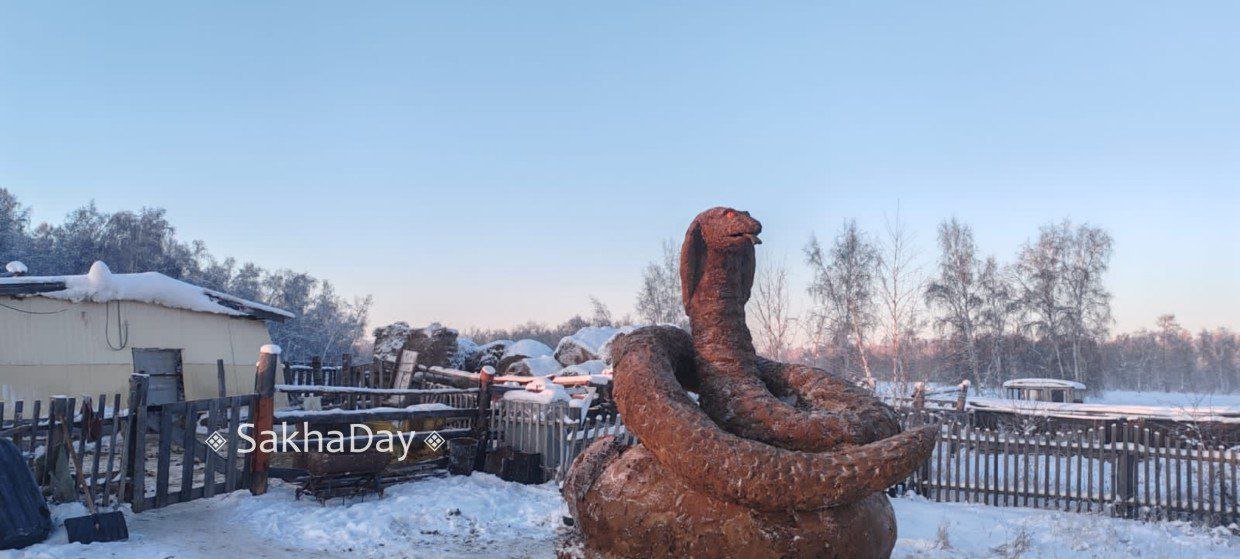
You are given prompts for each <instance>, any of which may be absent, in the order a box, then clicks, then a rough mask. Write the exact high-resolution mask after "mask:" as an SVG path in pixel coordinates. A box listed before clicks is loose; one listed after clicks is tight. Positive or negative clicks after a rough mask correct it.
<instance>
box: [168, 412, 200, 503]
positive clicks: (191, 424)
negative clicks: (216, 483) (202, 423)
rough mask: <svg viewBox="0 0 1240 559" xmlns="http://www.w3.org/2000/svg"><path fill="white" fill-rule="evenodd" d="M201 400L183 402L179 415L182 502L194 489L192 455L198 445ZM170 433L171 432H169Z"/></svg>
mask: <svg viewBox="0 0 1240 559" xmlns="http://www.w3.org/2000/svg"><path fill="white" fill-rule="evenodd" d="M201 403H202V402H201V401H198V402H185V414H184V415H182V416H181V491H180V496H179V499H180V500H179V501H178V502H181V503H184V502H186V501H189V500H190V499H191V498H192V497H191V495H192V490H193V489H194V455H195V454H196V450H197V449H196V448H195V447H196V446H198V436H197V435H198V434H197V433H196V431H197V428H198V422H197V419H198V414H197V412H198V411H199V409H200V407H199V406H200V405H201ZM169 434H170V435H171V432H170V433H169Z"/></svg>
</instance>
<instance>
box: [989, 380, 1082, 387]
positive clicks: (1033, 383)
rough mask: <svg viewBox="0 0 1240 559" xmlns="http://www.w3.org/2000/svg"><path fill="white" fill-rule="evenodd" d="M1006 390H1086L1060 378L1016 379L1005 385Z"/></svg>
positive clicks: (1079, 385)
mask: <svg viewBox="0 0 1240 559" xmlns="http://www.w3.org/2000/svg"><path fill="white" fill-rule="evenodd" d="M1003 387H1004V388H1075V389H1077V390H1085V385H1084V384H1081V383H1079V382H1076V381H1072V380H1064V379H1059V378H1016V379H1012V380H1009V381H1006V382H1004V383H1003Z"/></svg>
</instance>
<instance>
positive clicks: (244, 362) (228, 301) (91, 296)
mask: <svg viewBox="0 0 1240 559" xmlns="http://www.w3.org/2000/svg"><path fill="white" fill-rule="evenodd" d="M23 268H24V267H21V266H10V268H9V271H10V272H14V271H17V272H18V273H20V272H21V271H24V270H23ZM292 316H293V315H292V314H291V313H289V312H288V311H285V310H281V309H277V308H274V307H269V306H267V305H263V304H260V303H256V302H253V301H246V300H244V299H240V298H237V297H233V296H231V295H227V294H224V293H220V292H217V291H212V290H209V289H205V288H202V287H198V286H195V285H191V284H188V283H185V282H183V281H179V280H175V279H172V278H170V277H168V276H165V275H163V274H159V273H155V272H148V273H141V274H113V273H111V271H110V270H109V269H108V267H107V266H106V265H105V264H103V263H102V262H96V263H95V264H94V265H93V266H91V268H90V272H89V273H87V274H86V275H81V276H41V277H40V276H22V275H18V276H15V277H2V278H0V399H3V400H5V401H8V402H10V403H11V402H12V401H14V400H44V399H47V398H49V397H51V396H53V395H59V394H64V395H79V396H80V395H88V396H94V397H98V396H99V395H100V394H108V395H111V394H115V393H118V392H119V393H127V391H128V386H129V375H130V374H131V373H135V372H145V373H147V374H150V375H151V381H150V392H149V393H148V401H149V402H150V403H151V404H160V403H167V402H174V401H178V400H197V399H202V398H211V397H215V396H217V395H218V394H219V374H218V369H217V360H220V359H222V360H223V362H224V379H225V388H226V393H227V394H228V395H235V394H244V393H247V392H251V391H253V388H254V368H255V362H256V361H257V359H258V352H259V348H260V347H262V346H263V345H264V344H269V343H271V338H270V335H269V334H268V331H267V324H266V321H267V320H274V321H283V320H285V319H288V318H292ZM7 407H8V408H9V409H12V407H11V406H7ZM10 414H11V412H10Z"/></svg>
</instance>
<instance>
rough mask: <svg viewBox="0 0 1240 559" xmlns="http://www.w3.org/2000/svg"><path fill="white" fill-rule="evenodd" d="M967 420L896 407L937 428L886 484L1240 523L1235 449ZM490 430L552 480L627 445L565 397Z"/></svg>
mask: <svg viewBox="0 0 1240 559" xmlns="http://www.w3.org/2000/svg"><path fill="white" fill-rule="evenodd" d="M966 417H967V415H966V414H951V413H936V412H920V413H911V412H903V413H902V421H903V422H904V423H905V425H906V426H909V425H914V424H916V425H920V424H925V422H928V421H936V422H942V423H943V427H942V429H941V430H940V434H939V440H938V444H937V446H936V447H935V450H934V453H933V454H932V455H931V458H930V459H929V460H928V461H927V462H926V463H925V464H924V465H923V466H922V467H921V468H920V469H918V470H917V471H916V472H914V473H913V474H912V475H911V476H910V477H909V478H908V479H907V480H905V481H903V482H901V483H899V484H897V486H896V487H894V488H893V491H897V492H898V491H905V490H909V491H915V492H917V493H919V494H921V495H924V496H926V497H927V498H930V499H934V500H936V501H954V502H968V503H979V504H988V505H995V506H1022V507H1034V508H1047V509H1058V510H1064V511H1073V512H1096V513H1104V514H1111V515H1115V516H1120V517H1125V518H1139V519H1178V520H1196V521H1202V522H1207V523H1211V524H1228V523H1231V522H1238V521H1240V504H1238V503H1240V483H1238V482H1240V478H1238V477H1237V474H1238V470H1240V449H1225V448H1221V447H1208V446H1206V445H1203V444H1201V443H1199V442H1196V441H1193V440H1190V439H1187V438H1184V437H1182V436H1179V435H1167V434H1165V433H1159V432H1156V431H1153V430H1151V429H1149V428H1146V427H1144V426H1142V425H1140V424H1139V423H1137V422H1129V423H1125V424H1117V425H1111V426H1107V427H1098V428H1095V429H1081V430H1075V431H1062V432H1049V433H1047V432H1043V433H1036V432H1032V433H1024V432H1012V431H1001V430H996V429H985V428H978V427H976V426H973V425H971V424H970V423H969V422H968V421H967V420H965V418H966ZM490 429H491V436H490V438H491V448H499V447H500V446H503V445H508V446H511V447H513V448H514V449H515V450H519V451H522V452H536V453H542V454H543V466H544V468H545V469H546V471H547V474H548V477H554V478H557V479H562V478H563V476H564V475H565V473H567V470H568V467H569V466H571V464H572V461H573V459H575V458H576V457H577V455H578V454H580V453H581V451H582V450H584V449H585V448H586V447H587V446H589V445H590V443H592V442H593V441H594V440H596V439H598V438H600V437H604V436H608V435H615V436H618V437H620V438H621V439H622V440H624V441H626V442H628V443H630V444H632V443H634V442H635V441H634V438H633V436H632V434H631V433H629V432H628V431H627V430H625V428H624V424H623V422H622V421H621V418H620V417H619V415H617V414H615V413H596V414H589V415H587V416H586V417H584V418H582V417H581V410H580V409H579V408H572V407H570V406H568V405H567V404H566V403H564V402H554V403H551V404H541V403H532V402H514V401H500V402H497V403H496V405H495V406H493V407H492V408H491V420H490Z"/></svg>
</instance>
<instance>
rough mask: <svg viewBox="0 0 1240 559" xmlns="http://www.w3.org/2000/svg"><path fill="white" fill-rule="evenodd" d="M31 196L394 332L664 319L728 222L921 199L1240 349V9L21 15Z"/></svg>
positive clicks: (793, 243) (603, 8)
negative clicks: (659, 312)
mask: <svg viewBox="0 0 1240 559" xmlns="http://www.w3.org/2000/svg"><path fill="white" fill-rule="evenodd" d="M2 10H3V16H2V17H0V185H3V186H5V187H7V188H9V189H11V190H13V191H14V192H16V193H17V194H18V195H19V196H20V197H21V198H22V199H23V200H24V201H25V202H26V203H28V204H30V205H33V206H34V208H35V215H36V218H38V219H42V220H59V219H60V218H61V216H63V214H64V213H65V212H67V211H69V210H70V209H72V208H74V207H77V206H79V205H81V204H82V203H84V202H85V201H86V200H89V199H91V198H93V199H95V200H97V201H98V203H99V205H100V206H101V207H102V208H104V209H108V210H115V209H122V208H135V207H139V206H142V205H150V206H162V207H165V208H167V209H168V211H169V214H170V218H171V219H172V220H173V221H174V223H176V224H177V225H178V226H179V227H180V231H181V233H182V235H183V236H185V237H187V238H200V239H203V240H205V241H207V243H208V245H209V246H210V247H211V249H212V250H213V252H215V253H217V254H221V255H234V256H237V257H239V258H241V259H243V260H252V261H254V262H257V263H260V264H262V265H264V266H267V267H288V268H293V269H298V270H306V271H309V272H311V273H314V274H316V275H318V276H321V277H325V278H328V279H330V280H332V281H334V282H335V283H336V284H337V285H338V287H339V289H340V290H341V291H342V292H345V293H351V294H365V293H371V294H373V295H374V296H375V300H376V308H375V311H374V313H373V318H374V319H375V321H376V322H387V321H391V320H395V319H405V320H409V321H411V322H414V323H424V322H428V321H431V320H440V321H443V322H445V323H450V324H454V325H460V326H468V325H490V326H502V325H509V324H512V323H516V322H521V321H524V320H527V319H538V320H545V321H558V320H561V319H563V318H565V317H567V316H568V315H570V314H572V313H574V312H585V311H587V310H588V306H587V297H588V296H589V295H591V294H594V295H597V296H599V297H600V298H602V299H603V300H604V301H605V302H607V303H608V304H610V305H611V306H612V307H613V309H614V310H615V311H616V312H617V314H623V313H624V312H626V311H629V310H631V308H632V302H633V295H634V293H635V291H636V289H637V286H638V283H639V280H640V274H641V268H642V266H643V264H644V262H645V261H647V260H649V259H651V258H653V257H655V256H656V255H657V253H658V250H659V243H660V242H661V240H662V239H666V238H679V237H680V236H681V234H682V233H683V230H684V227H685V225H686V224H687V222H688V221H689V219H691V218H692V216H693V215H695V214H696V213H697V212H698V211H700V210H702V209H705V208H707V207H710V206H714V205H720V204H724V205H733V206H736V207H738V208H742V209H747V210H750V211H751V212H752V213H753V214H754V215H755V216H756V217H758V218H759V219H761V220H762V221H764V223H765V225H766V232H765V233H764V238H765V240H766V243H765V244H763V245H762V246H761V247H760V249H761V250H762V251H763V252H764V253H766V254H767V255H770V256H774V257H775V258H777V259H779V258H786V259H787V260H788V261H789V263H790V264H791V265H793V267H794V268H795V270H796V273H795V275H794V280H795V281H796V282H797V285H796V289H797V292H798V293H800V292H801V290H802V288H803V285H804V281H805V279H806V278H805V273H804V271H803V266H802V265H801V257H800V249H801V247H802V246H804V244H805V241H806V240H807V238H808V237H809V235H810V234H811V232H814V231H817V232H818V233H819V235H820V236H822V237H830V236H831V235H832V234H833V232H834V231H835V230H836V229H837V228H838V227H839V226H840V224H841V223H842V221H843V220H844V219H847V218H856V219H857V220H858V221H859V223H860V225H861V226H862V227H863V228H865V229H868V230H870V231H872V232H875V233H877V232H878V231H879V229H880V228H881V227H882V224H883V220H884V216H885V215H891V214H893V213H894V211H895V209H896V207H897V205H898V206H899V207H900V209H901V214H902V216H903V217H904V219H905V220H906V221H907V223H908V227H909V228H910V229H911V230H912V231H913V232H914V233H915V234H916V235H917V238H918V241H919V243H920V244H921V245H922V247H923V248H924V250H925V254H924V255H923V259H924V260H925V262H926V265H927V268H928V269H929V268H931V267H932V264H933V256H934V255H933V249H934V244H933V241H934V239H933V235H934V227H935V224H936V223H937V222H938V221H940V220H942V219H943V218H946V217H950V216H953V215H954V216H956V217H958V218H960V219H962V220H964V221H966V222H968V223H970V224H971V225H972V226H973V227H974V229H975V232H976V235H977V237H978V241H979V244H980V245H981V248H982V249H983V250H984V251H985V252H987V253H994V254H997V255H999V256H1000V257H1001V258H1004V259H1010V258H1011V257H1012V256H1013V255H1014V253H1015V251H1016V249H1017V247H1018V246H1019V245H1020V244H1021V243H1022V242H1024V241H1025V240H1026V239H1028V238H1029V237H1030V236H1032V235H1034V234H1036V230H1037V227H1038V226H1039V225H1040V224H1043V223H1046V222H1050V221H1055V220H1059V219H1063V218H1065V217H1069V218H1072V219H1074V220H1077V221H1087V222H1089V223H1092V224H1095V225H1099V226H1102V227H1105V228H1106V229H1108V230H1109V231H1110V232H1111V233H1112V235H1113V236H1114V237H1115V241H1116V254H1115V258H1114V260H1113V268H1112V272H1111V274H1110V276H1109V283H1110V285H1111V287H1112V289H1113V291H1114V293H1115V315H1116V318H1117V321H1118V324H1117V327H1118V328H1119V329H1130V328H1136V327H1140V326H1152V324H1153V320H1154V318H1155V316H1157V315H1158V314H1161V313H1165V312H1174V313H1176V314H1177V315H1178V316H1179V318H1180V319H1181V321H1182V322H1183V323H1184V324H1185V325H1186V326H1189V327H1191V328H1199V327H1202V326H1214V325H1229V326H1231V327H1233V328H1235V327H1240V318H1238V317H1240V296H1238V295H1237V288H1238V287H1240V219H1238V218H1240V72H1237V68H1240V34H1237V33H1236V32H1235V29H1236V24H1237V22H1238V21H1240V7H1237V5H1236V4H1234V3H1229V2H1218V3H1193V4H1191V5H1186V4H1179V5H1175V6H1172V5H1163V6H1160V5H1155V4H1154V3H1143V2H1090V3H1079V2H1038V3H997V2H935V3H926V2H908V3H884V4H882V5H881V6H880V5H878V4H874V3H865V2H857V3H831V4H830V5H828V4H827V3H822V2H807V3H794V2H787V3H756V2H755V3H750V4H740V3H737V4H734V3H719V2H703V3H678V4H677V5H675V6H665V5H655V4H653V3H651V4H645V5H634V4H633V3H626V4H624V5H623V6H622V5H620V4H614V5H601V4H598V3H582V2H563V3H531V2H521V3H503V4H501V3H480V2H445V3H436V4H415V3H410V2H400V3H367V4H365V5H361V4H358V3H349V4H347V5H346V3H321V4H318V3H307V2H290V3H262V4H261V5H256V4H255V3H211V5H206V4H200V5H189V4H188V3H180V4H178V5H171V3H149V4H136V3H130V4H118V3H106V4H102V3H76V4H66V3H53V2H47V3H43V2H40V3H17V2H8V1H6V2H4V4H3V8H2Z"/></svg>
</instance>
